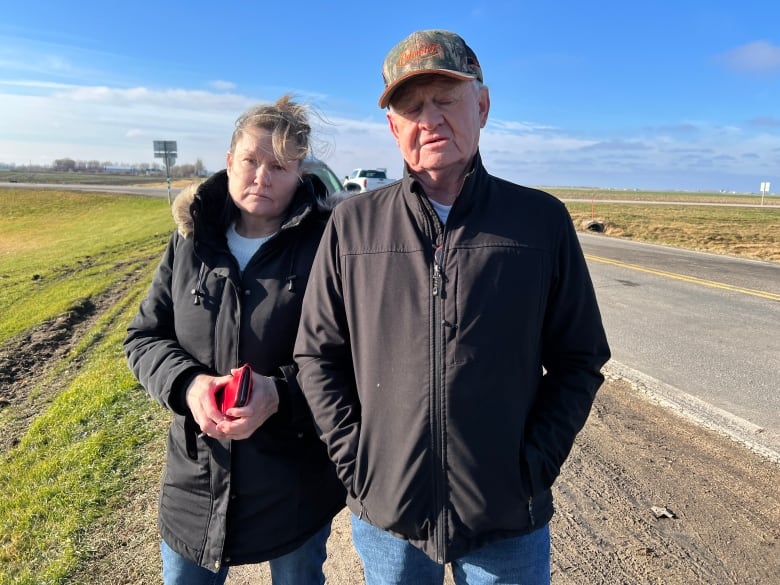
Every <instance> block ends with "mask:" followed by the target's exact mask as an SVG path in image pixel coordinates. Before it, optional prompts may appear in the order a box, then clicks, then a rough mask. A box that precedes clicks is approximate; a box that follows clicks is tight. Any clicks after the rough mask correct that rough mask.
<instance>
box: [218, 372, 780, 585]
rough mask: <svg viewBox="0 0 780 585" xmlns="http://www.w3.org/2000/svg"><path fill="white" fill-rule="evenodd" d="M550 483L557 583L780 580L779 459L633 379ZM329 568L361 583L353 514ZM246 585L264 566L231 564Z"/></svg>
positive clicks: (334, 578)
mask: <svg viewBox="0 0 780 585" xmlns="http://www.w3.org/2000/svg"><path fill="white" fill-rule="evenodd" d="M554 490H555V498H556V515H555V517H554V518H553V521H552V561H553V567H552V568H553V576H552V582H553V584H554V585H575V584H576V585H582V584H584V583H587V584H590V585H593V584H610V585H613V584H616V583H625V584H634V583H645V584H658V585H661V584H663V585H691V584H702V585H703V584H707V585H726V584H734V585H748V584H759V583H760V584H762V585H766V584H771V583H780V466H778V465H777V464H776V463H775V462H773V461H770V460H768V459H766V458H765V457H762V456H761V455H758V454H756V453H754V452H753V451H751V450H749V449H747V448H746V447H744V446H743V445H742V444H740V443H738V442H736V441H734V440H732V439H730V438H728V437H726V436H724V435H722V434H719V433H717V432H715V431H712V430H708V429H705V428H703V427H701V426H700V425H697V424H695V423H693V422H691V421H690V420H688V419H687V418H685V417H683V416H681V415H680V414H678V413H676V412H673V411H670V410H669V409H668V408H664V407H663V406H661V405H659V404H656V403H654V402H653V401H651V400H649V399H648V397H647V396H646V395H645V394H644V393H643V392H641V391H639V390H638V389H637V387H636V385H635V384H632V383H631V382H630V381H629V380H626V379H621V378H612V379H608V380H607V382H606V383H605V384H604V386H603V387H602V389H601V390H600V392H599V394H598V396H597V399H596V402H595V404H594V407H593V410H592V412H591V415H590V418H589V419H588V422H587V424H586V425H585V428H584V429H583V431H582V433H581V434H580V435H579V437H578V439H577V442H576V444H575V446H574V449H573V450H572V453H571V455H570V457H569V459H568V461H567V462H566V464H565V466H564V469H563V471H562V474H561V477H560V478H559V480H558V482H557V483H556V486H555V488H554ZM654 509H655V510H656V512H654ZM660 512H662V514H661V515H660V517H657V515H656V513H660ZM326 574H327V577H328V582H329V583H334V584H345V585H351V584H358V583H362V582H363V581H362V571H361V568H360V563H359V561H358V559H357V556H356V555H355V552H354V549H353V548H352V543H351V540H350V530H349V519H348V516H347V514H346V513H342V514H340V515H339V516H338V517H337V518H336V521H335V522H334V525H333V534H332V536H331V539H330V541H329V555H328V561H327V564H326ZM249 583H270V578H269V576H268V573H267V568H266V567H263V566H257V567H235V568H234V569H233V570H232V573H231V575H230V577H229V579H228V584H229V585H249ZM448 583H452V581H451V580H450V579H449V577H448Z"/></svg>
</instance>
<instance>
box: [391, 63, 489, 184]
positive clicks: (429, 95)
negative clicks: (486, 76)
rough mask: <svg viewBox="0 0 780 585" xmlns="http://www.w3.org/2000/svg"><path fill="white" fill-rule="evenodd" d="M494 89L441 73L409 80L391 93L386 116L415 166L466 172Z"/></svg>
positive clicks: (408, 160) (418, 169)
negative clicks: (479, 86) (477, 85)
mask: <svg viewBox="0 0 780 585" xmlns="http://www.w3.org/2000/svg"><path fill="white" fill-rule="evenodd" d="M489 110H490V94H489V93H488V89H487V88H486V87H482V88H479V89H478V88H477V87H476V86H475V84H474V82H471V81H460V80H456V79H450V78H448V77H444V76H442V75H423V76H420V77H418V78H414V79H411V80H409V81H408V82H407V83H405V84H404V85H402V86H401V87H400V88H399V89H398V90H397V91H396V92H395V94H394V95H393V99H392V101H391V103H390V110H389V112H388V114H387V120H388V122H389V124H390V131H391V132H392V133H393V136H395V139H396V141H397V142H398V146H399V148H400V149H401V155H402V156H403V158H404V160H405V161H406V163H407V164H408V165H409V168H410V169H411V170H412V171H413V172H418V173H419V172H425V171H427V172H431V171H444V170H452V171H454V172H458V173H461V172H464V171H465V167H466V165H467V164H468V163H469V162H470V161H471V158H472V157H473V156H474V154H475V153H476V152H477V147H478V145H479V131H480V129H481V128H483V127H484V126H485V123H486V122H487V116H488V111H489Z"/></svg>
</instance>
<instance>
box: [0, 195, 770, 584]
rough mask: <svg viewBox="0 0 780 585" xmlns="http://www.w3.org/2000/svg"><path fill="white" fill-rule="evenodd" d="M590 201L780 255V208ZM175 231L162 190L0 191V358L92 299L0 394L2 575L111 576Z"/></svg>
mask: <svg viewBox="0 0 780 585" xmlns="http://www.w3.org/2000/svg"><path fill="white" fill-rule="evenodd" d="M629 195H631V194H630V193H629V194H623V195H621V197H624V196H629ZM643 196H646V195H643ZM675 196H676V195H675ZM589 198H590V196H589V195H586V197H585V199H584V200H583V201H581V202H569V203H567V207H568V208H569V209H570V211H571V213H572V216H573V219H574V221H575V224H576V225H578V226H579V227H581V226H582V225H583V224H584V222H585V221H587V220H589V219H591V218H592V216H593V215H594V213H595V216H596V218H597V219H599V221H603V222H604V224H605V226H606V234H607V236H617V237H630V238H635V239H639V240H645V241H651V242H656V243H662V244H671V245H675V246H681V247H687V248H693V249H700V250H708V251H714V252H722V253H730V254H736V255H742V256H746V257H753V258H763V259H765V260H773V261H780V241H779V240H778V238H780V233H778V232H780V229H778V226H780V207H773V208H758V209H757V208H732V207H704V206H693V207H684V208H683V207H672V206H664V205H660V206H659V205H626V204H619V203H614V202H608V201H605V200H602V199H599V201H598V203H596V204H595V205H594V204H593V203H592V202H591V201H590V200H589ZM172 229H173V222H172V220H171V217H170V209H169V207H168V203H167V201H166V200H164V199H153V198H145V197H131V196H120V195H102V194H92V193H75V192H65V191H34V190H21V189H0V284H1V285H2V290H3V293H4V294H3V295H0V357H3V356H5V358H6V362H4V363H11V362H12V361H13V357H14V356H13V355H8V354H9V352H10V351H12V349H13V348H19V347H20V340H25V339H27V338H26V337H25V336H27V335H29V334H30V332H31V331H36V330H38V329H39V328H41V327H42V326H43V325H44V324H46V323H50V322H52V321H54V320H56V319H59V318H62V317H63V315H68V314H69V313H72V312H74V311H79V310H83V308H84V307H90V306H94V307H96V308H95V311H96V314H94V315H93V316H92V319H91V320H90V326H89V327H88V328H87V329H86V330H85V331H84V332H83V333H82V334H81V335H80V337H79V339H78V343H75V344H73V346H72V348H71V349H70V351H69V352H67V353H66V354H65V355H63V356H61V357H59V358H57V359H56V360H54V362H53V363H46V364H45V365H44V366H41V367H40V371H37V370H36V371H29V372H25V373H24V375H23V376H19V375H18V374H17V375H14V378H13V379H14V383H15V384H24V385H25V391H24V392H20V393H17V394H16V396H19V397H21V398H20V399H19V402H18V403H16V402H13V401H10V400H6V401H2V402H0V429H2V431H1V432H0V437H2V438H3V439H4V440H3V443H2V444H3V445H5V448H4V449H3V451H2V452H1V453H0V493H2V494H3V498H2V500H0V583H14V584H35V585H40V584H45V583H51V584H54V583H69V582H86V581H89V582H94V583H100V582H110V581H111V571H112V570H114V569H113V568H112V567H113V565H112V562H111V560H110V558H109V560H104V559H103V557H102V556H101V555H104V554H108V553H107V552H106V551H110V550H111V549H112V548H116V547H117V545H116V542H117V541H118V540H121V539H120V538H119V537H120V533H121V532H122V528H121V527H123V526H126V523H127V521H128V515H129V514H130V512H129V510H131V509H132V508H133V500H134V498H135V497H136V496H138V494H143V495H145V496H148V493H149V492H150V491H152V490H154V489H155V488H154V486H156V485H157V482H158V477H157V476H156V475H154V476H152V477H150V474H149V469H154V470H157V469H158V468H159V461H160V458H161V456H162V455H161V454H162V448H163V447H162V445H163V437H164V430H163V429H164V428H165V425H166V421H167V414H165V413H164V412H163V410H162V409H161V408H159V407H158V406H157V405H156V404H155V403H153V402H152V401H151V400H150V399H148V398H147V397H146V394H145V393H144V392H143V391H142V390H141V389H140V388H139V386H138V385H137V383H136V382H135V380H134V379H133V377H132V375H131V374H130V372H129V370H128V368H127V365H126V363H125V359H124V356H123V354H122V349H121V342H122V339H123V337H124V334H125V328H126V326H127V323H128V322H129V320H130V319H131V318H132V316H133V314H134V313H135V311H136V309H137V306H138V303H139V302H140V299H141V298H142V296H143V294H144V292H145V290H146V288H147V286H148V283H149V280H150V278H151V276H152V273H153V271H154V268H155V266H156V264H157V262H158V260H159V257H160V254H161V253H162V250H163V247H164V245H165V242H166V240H167V238H168V236H169V234H170V232H171V231H172ZM107 298H108V299H110V303H105V302H101V299H103V300H105V299H107ZM9 369H10V368H9ZM0 375H5V376H9V375H11V374H10V373H9V372H2V371H0ZM4 397H5V396H4V395H3V394H0V399H2V398H4ZM31 413H32V414H31ZM2 433H5V435H3V434H2ZM9 434H13V436H9ZM155 473H156V471H155ZM154 497H156V494H155V495H154ZM150 522H152V523H153V520H150ZM150 529H153V526H151V527H150ZM150 562H151V561H150ZM95 567H98V568H99V570H98V569H96V568H95ZM102 571H105V573H103V572H102ZM87 574H89V575H91V576H90V577H89V579H87V577H86V576H85V575H87Z"/></svg>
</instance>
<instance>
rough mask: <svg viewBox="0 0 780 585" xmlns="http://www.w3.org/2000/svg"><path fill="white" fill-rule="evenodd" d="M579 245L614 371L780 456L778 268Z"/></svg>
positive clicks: (666, 251)
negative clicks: (634, 379) (592, 284)
mask: <svg viewBox="0 0 780 585" xmlns="http://www.w3.org/2000/svg"><path fill="white" fill-rule="evenodd" d="M580 240H581V242H582V246H583V249H584V251H585V254H586V257H587V260H588V266H589V268H590V271H591V276H592V278H593V282H594V286H595V288H596V293H597V295H598V298H599V304H600V307H601V311H602V317H603V320H604V323H605V327H606V329H607V335H608V337H609V340H610V346H611V347H612V353H613V359H614V360H615V362H617V363H616V368H617V369H618V370H619V371H623V372H625V373H628V374H629V375H631V374H636V377H638V378H640V379H641V380H643V381H644V382H645V384H646V385H649V386H652V387H653V391H654V392H657V393H658V394H659V395H662V396H666V397H667V398H670V399H672V402H674V403H675V407H677V408H681V409H693V410H695V409H700V410H706V411H708V413H705V414H704V416H705V417H706V418H707V419H708V420H710V421H712V424H713V425H715V426H717V425H718V424H722V425H723V426H724V427H729V426H730V427H733V428H736V429H738V430H739V431H740V433H741V434H742V435H743V436H741V437H735V438H738V439H746V440H748V441H752V442H754V443H755V444H756V445H758V446H764V447H766V448H767V449H769V450H772V451H774V452H775V453H776V454H780V264H775V263H769V262H759V261H753V260H742V259H737V258H733V257H727V256H720V255H715V254H707V253H701V252H692V251H687V250H680V249H676V248H670V247H665V246H656V245H651V244H641V243H637V242H630V241H627V240H618V239H612V238H608V237H605V236H602V235H596V234H581V236H580ZM738 434H739V433H738Z"/></svg>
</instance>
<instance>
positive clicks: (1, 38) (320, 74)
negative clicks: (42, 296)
mask: <svg viewBox="0 0 780 585" xmlns="http://www.w3.org/2000/svg"><path fill="white" fill-rule="evenodd" d="M328 5H329V6H330V7H326V6H328ZM426 28H444V29H449V30H453V31H456V32H458V33H459V34H460V35H461V36H463V37H464V38H465V39H466V41H467V42H468V43H469V45H470V46H471V47H472V48H473V49H474V50H475V52H476V53H477V56H478V58H479V60H480V62H481V65H482V69H483V73H484V76H485V83H486V84H487V85H488V86H489V88H490V92H491V102H492V105H491V111H490V118H489V121H488V124H487V127H486V128H485V129H484V130H483V132H482V138H481V142H480V150H481V152H482V156H483V159H484V161H485V164H486V166H487V167H488V169H489V170H490V171H491V172H492V173H493V174H496V175H498V176H501V177H504V178H507V179H509V180H512V181H514V182H517V183H521V184H525V185H534V186H597V187H613V188H638V189H664V190H665V189H684V190H729V191H730V190H735V191H738V192H758V191H759V188H760V183H761V182H763V181H770V182H772V191H773V192H780V2H777V1H776V0H762V1H753V0H742V1H740V2H735V1H733V0H676V1H674V2H672V1H667V0H657V1H654V2H626V1H625V0H621V1H619V2H618V1H612V0H606V1H602V2H582V1H581V0H579V1H575V0H559V1H556V0H549V1H547V2H539V1H538V0H536V1H533V2H531V1H526V0H512V1H506V2H499V1H496V2H489V1H479V0H475V1H473V2H468V3H466V2H461V1H459V0H455V1H450V2H439V3H435V2H434V3H431V2H428V3H420V2H406V1H404V0H397V1H396V2H393V3H390V4H388V3H375V2H370V1H368V0H365V1H363V2H341V3H335V2H334V3H324V2H309V1H304V2H294V3H291V4H288V3H285V2H262V3H261V2H249V1H246V2H237V1H232V0H224V1H222V2H201V1H197V0H191V1H190V2H186V3H185V2H177V1H171V2H167V3H166V2H163V1H158V2H148V1H146V0H138V1H136V2H132V3H126V2H122V3H110V2H108V3H107V2H99V3H98V2H78V1H77V2H53V1H51V2H39V1H36V0H27V1H24V2H22V1H12V2H6V3H5V4H4V6H3V9H2V19H0V163H15V164H17V165H27V164H30V163H32V164H51V163H52V162H53V161H54V160H55V159H58V158H66V157H69V158H73V159H76V160H85V161H86V160H99V161H112V162H116V163H120V164H133V163H143V162H147V163H153V162H155V159H154V157H153V152H152V150H153V149H152V141H153V140H176V141H177V143H178V152H179V156H178V162H179V163H194V162H195V161H196V159H200V160H202V161H203V163H204V164H205V165H206V167H207V168H208V169H209V170H211V171H214V170H218V169H220V168H223V167H224V161H225V152H226V150H227V148H228V146H229V140H230V135H231V132H232V129H233V124H234V121H235V119H236V117H237V116H238V115H239V114H240V113H241V112H242V111H243V110H244V109H246V108H247V107H249V106H250V105H252V104H253V103H256V102H258V101H269V100H275V99H276V98H278V97H279V96H280V95H282V94H284V93H286V92H291V93H292V94H293V95H294V96H295V97H296V98H297V99H298V100H300V101H303V102H305V103H308V104H310V105H312V106H313V107H314V108H315V109H316V111H317V112H319V113H320V114H321V117H322V121H319V120H318V121H317V124H316V134H317V138H318V140H317V141H316V154H318V155H319V156H320V158H323V159H324V160H325V161H326V162H328V164H330V166H331V167H332V168H333V169H334V170H335V171H336V173H337V174H339V175H340V176H343V175H345V174H347V173H348V172H349V171H350V170H351V169H352V168H355V167H375V166H380V167H386V168H387V169H388V173H389V174H390V175H391V176H393V177H399V176H400V175H401V170H402V160H401V157H400V155H399V154H398V150H397V147H396V145H395V142H394V141H393V139H392V137H391V136H390V133H389V131H388V129H387V123H386V120H385V115H384V111H382V110H380V109H379V107H378V106H377V99H378V97H379V94H380V93H381V91H382V88H383V87H382V78H381V73H380V72H381V64H382V60H383V58H384V56H385V54H386V53H387V51H388V50H389V49H390V48H391V47H392V46H393V45H394V44H395V43H397V42H398V41H399V40H401V39H402V38H403V37H405V36H406V35H407V34H409V33H411V32H412V31H414V30H417V29H426Z"/></svg>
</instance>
